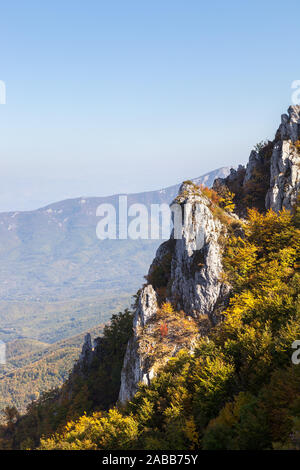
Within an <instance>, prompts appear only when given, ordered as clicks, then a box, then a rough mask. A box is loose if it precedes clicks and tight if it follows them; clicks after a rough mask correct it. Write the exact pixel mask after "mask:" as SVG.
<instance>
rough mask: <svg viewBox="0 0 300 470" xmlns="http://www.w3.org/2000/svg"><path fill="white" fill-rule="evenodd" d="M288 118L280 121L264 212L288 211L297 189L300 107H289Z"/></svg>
mask: <svg viewBox="0 0 300 470" xmlns="http://www.w3.org/2000/svg"><path fill="white" fill-rule="evenodd" d="M288 113H289V114H288V115H285V114H284V115H283V116H282V118H281V126H280V127H279V131H278V135H279V136H280V140H278V142H276V143H275V145H274V148H273V153H272V158H271V168H270V170H271V178H270V189H269V191H268V193H267V196H266V209H273V210H274V211H276V212H278V211H280V210H282V209H283V208H285V209H287V210H291V209H292V207H293V204H295V202H296V198H297V194H298V192H299V189H300V149H299V148H298V147H297V146H296V145H295V143H296V142H297V141H298V140H299V139H300V106H291V107H290V108H289V110H288Z"/></svg>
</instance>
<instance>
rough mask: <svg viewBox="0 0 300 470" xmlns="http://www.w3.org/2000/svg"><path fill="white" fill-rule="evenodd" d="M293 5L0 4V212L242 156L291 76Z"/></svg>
mask: <svg viewBox="0 0 300 470" xmlns="http://www.w3.org/2000/svg"><path fill="white" fill-rule="evenodd" d="M299 16H300V2H299V1H298V0H293V1H289V0H287V1H286V2H284V3H283V2H282V1H276V0H272V1H268V0H260V1H257V0H251V1H248V0H244V1H243V2H241V1H240V0H236V1H234V0H227V1H226V2H225V1H223V0H222V1H214V0H211V1H210V2H207V1H201V0H195V1H194V0H183V1H178V0H160V1H157V0H151V2H150V1H140V0H139V1H133V0H126V1H124V0H123V1H122V0H120V1H116V0H110V1H101V0H98V1H93V0H85V1H84V2H83V1H76V0H72V1H69V0H64V1H63V2H62V1H57V0H51V2H50V1H43V2H41V1H32V0H27V1H26V2H24V1H14V0H11V1H10V2H1V15H0V44H1V49H0V50H1V53H0V80H2V81H4V82H5V85H6V104H1V105H0V155H1V172H0V211H8V210H31V209H35V208H37V207H40V206H42V205H45V204H48V203H51V202H55V201H58V200H61V199H65V198H69V197H80V196H104V195H109V194H114V193H122V192H126V193H128V192H140V191H146V190H153V189H159V188H163V187H166V186H169V185H172V184H176V183H179V182H181V181H183V180H186V179H190V178H193V177H198V176H200V175H201V174H203V173H206V172H208V171H211V170H214V169H216V168H218V167H221V166H230V165H232V166H236V165H238V164H239V163H246V161H247V159H248V156H249V153H250V151H251V149H252V148H253V146H254V145H255V144H256V143H257V142H259V141H261V140H265V139H267V138H270V139H272V138H273V137H274V134H275V131H276V129H277V128H278V125H279V124H280V116H281V114H282V113H284V112H286V110H287V108H288V106H289V105H290V104H291V94H292V90H291V84H292V82H293V81H294V80H300V62H299V56H300V41H299V35H298V31H299Z"/></svg>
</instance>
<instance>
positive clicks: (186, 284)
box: [119, 106, 300, 403]
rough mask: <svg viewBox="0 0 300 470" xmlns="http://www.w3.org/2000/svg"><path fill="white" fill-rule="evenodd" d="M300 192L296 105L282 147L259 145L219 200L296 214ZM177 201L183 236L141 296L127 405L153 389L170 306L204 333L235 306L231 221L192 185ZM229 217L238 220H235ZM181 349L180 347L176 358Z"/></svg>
mask: <svg viewBox="0 0 300 470" xmlns="http://www.w3.org/2000/svg"><path fill="white" fill-rule="evenodd" d="M299 187H300V106H292V107H290V108H289V110H288V115H283V116H282V119H281V125H280V127H279V130H278V131H277V133H276V137H275V139H274V141H273V142H266V143H263V144H260V145H257V146H256V148H255V150H253V151H252V152H251V154H250V158H249V163H248V165H247V167H246V168H244V167H243V166H240V167H239V168H238V169H237V170H231V173H230V175H229V176H228V177H226V178H223V179H221V178H218V179H216V180H215V182H214V189H215V190H216V192H218V193H219V194H222V193H224V188H226V190H229V191H231V192H233V193H234V194H235V198H234V202H235V204H236V212H237V214H238V215H239V216H243V215H244V214H245V207H257V208H259V209H260V210H262V211H264V210H266V209H270V208H271V209H273V210H274V211H279V210H281V209H283V208H285V209H287V210H292V209H293V205H294V203H295V201H296V197H297V194H298V192H299ZM174 202H175V203H176V204H177V205H179V207H180V213H181V214H183V224H182V227H181V229H180V230H181V232H180V234H178V233H177V234H176V235H177V236H176V237H175V236H174V231H173V234H172V236H171V238H170V240H169V241H168V242H165V243H163V244H162V245H161V246H160V247H159V249H158V251H157V253H156V257H155V259H154V261H153V263H152V265H151V267H150V270H149V273H148V276H147V284H146V285H145V286H144V287H143V289H142V290H141V292H140V296H139V300H138V306H137V309H136V312H135V317H134V325H133V336H132V338H131V339H130V341H129V343H128V346H127V351H126V354H125V358H124V365H123V370H122V374H121V388H120V394H119V401H120V402H121V403H125V402H126V401H128V400H130V399H131V398H132V396H133V395H134V394H135V392H136V390H137V385H138V383H139V382H143V383H149V381H150V380H151V378H152V377H153V376H154V374H155V370H156V367H155V365H154V364H153V359H152V360H150V355H149V353H148V352H147V350H146V351H145V350H142V349H141V345H142V343H143V337H144V336H145V335H149V330H151V329H153V327H154V326H153V324H154V323H155V318H156V316H157V315H158V312H159V309H160V305H161V303H162V301H166V302H170V304H172V305H173V306H174V308H176V310H183V311H184V313H185V315H186V317H187V318H191V319H192V318H194V319H196V320H197V323H198V329H199V334H203V333H205V331H207V329H209V328H210V327H211V325H214V324H215V323H216V322H217V321H218V312H219V311H221V310H222V308H224V305H226V303H227V301H228V297H229V293H230V292H229V291H230V288H229V286H228V285H225V284H223V283H222V281H221V273H222V243H221V241H222V236H226V223H225V224H224V223H222V222H223V221H221V220H222V218H221V220H220V219H219V217H216V214H215V211H214V206H213V204H212V201H211V200H209V199H208V198H207V197H205V195H204V194H203V192H202V191H201V189H200V187H198V186H197V185H195V184H193V183H192V182H189V183H185V184H183V185H182V186H181V188H180V190H179V195H178V197H177V198H176V200H175V201H174ZM223 215H224V214H223ZM225 216H226V217H229V216H230V217H236V219H238V216H237V215H233V214H232V215H229V214H225ZM236 224H237V226H238V220H237V221H236ZM178 235H179V236H178ZM147 325H149V326H148V327H147ZM192 344H193V341H191V342H190V347H191V348H192ZM186 346H187V345H185V347H186ZM181 347H182V346H181V345H180V344H179V343H178V344H174V348H173V353H174V354H175V353H176V352H177V351H178V349H180V348H181ZM168 352H169V351H168ZM166 360H167V358H166Z"/></svg>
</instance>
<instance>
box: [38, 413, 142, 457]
mask: <svg viewBox="0 0 300 470" xmlns="http://www.w3.org/2000/svg"><path fill="white" fill-rule="evenodd" d="M137 435H138V423H137V422H136V421H135V419H134V418H133V417H132V416H123V415H122V414H121V413H120V412H119V411H118V410H117V409H115V408H113V409H111V410H109V412H108V413H107V414H106V415H105V416H103V415H102V414H101V413H94V414H93V415H92V416H86V415H83V416H82V417H81V418H80V419H79V420H78V421H77V422H69V423H68V424H67V426H66V427H65V428H64V431H63V432H62V434H56V435H55V436H53V437H51V438H49V439H42V440H41V446H40V448H41V449H43V450H51V449H66V450H71V449H72V450H95V449H117V448H119V446H121V447H122V448H125V449H126V448H127V445H128V444H129V443H130V442H134V440H135V439H136V438H137Z"/></svg>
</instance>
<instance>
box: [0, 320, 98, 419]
mask: <svg viewBox="0 0 300 470" xmlns="http://www.w3.org/2000/svg"><path fill="white" fill-rule="evenodd" d="M102 330H103V326H101V325H100V326H98V327H95V328H93V329H92V330H91V331H90V334H91V335H92V337H93V338H95V337H97V336H99V334H100V333H101V332H102ZM85 334H86V332H84V333H81V334H80V335H76V336H74V337H71V338H68V339H65V340H61V341H58V342H56V343H53V344H46V343H42V342H40V341H36V340H31V339H27V338H24V339H19V340H14V341H12V342H10V343H8V344H7V351H6V352H7V354H6V360H7V363H6V364H5V366H3V365H2V366H0V410H3V409H4V408H5V407H6V406H14V407H16V408H17V409H18V411H19V412H20V413H24V412H25V411H26V408H27V406H28V405H29V404H30V403H31V402H32V400H36V399H38V398H39V397H40V396H41V394H42V393H43V392H46V391H49V390H51V389H55V388H57V387H59V386H61V385H62V384H63V382H64V381H65V380H66V378H67V377H68V376H69V373H70V371H71V370H72V368H73V366H74V363H75V362H76V361H77V360H78V358H79V355H80V351H81V346H82V342H83V339H84V336H85ZM2 420H3V416H2V415H1V416H0V422H1V421H2Z"/></svg>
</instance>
